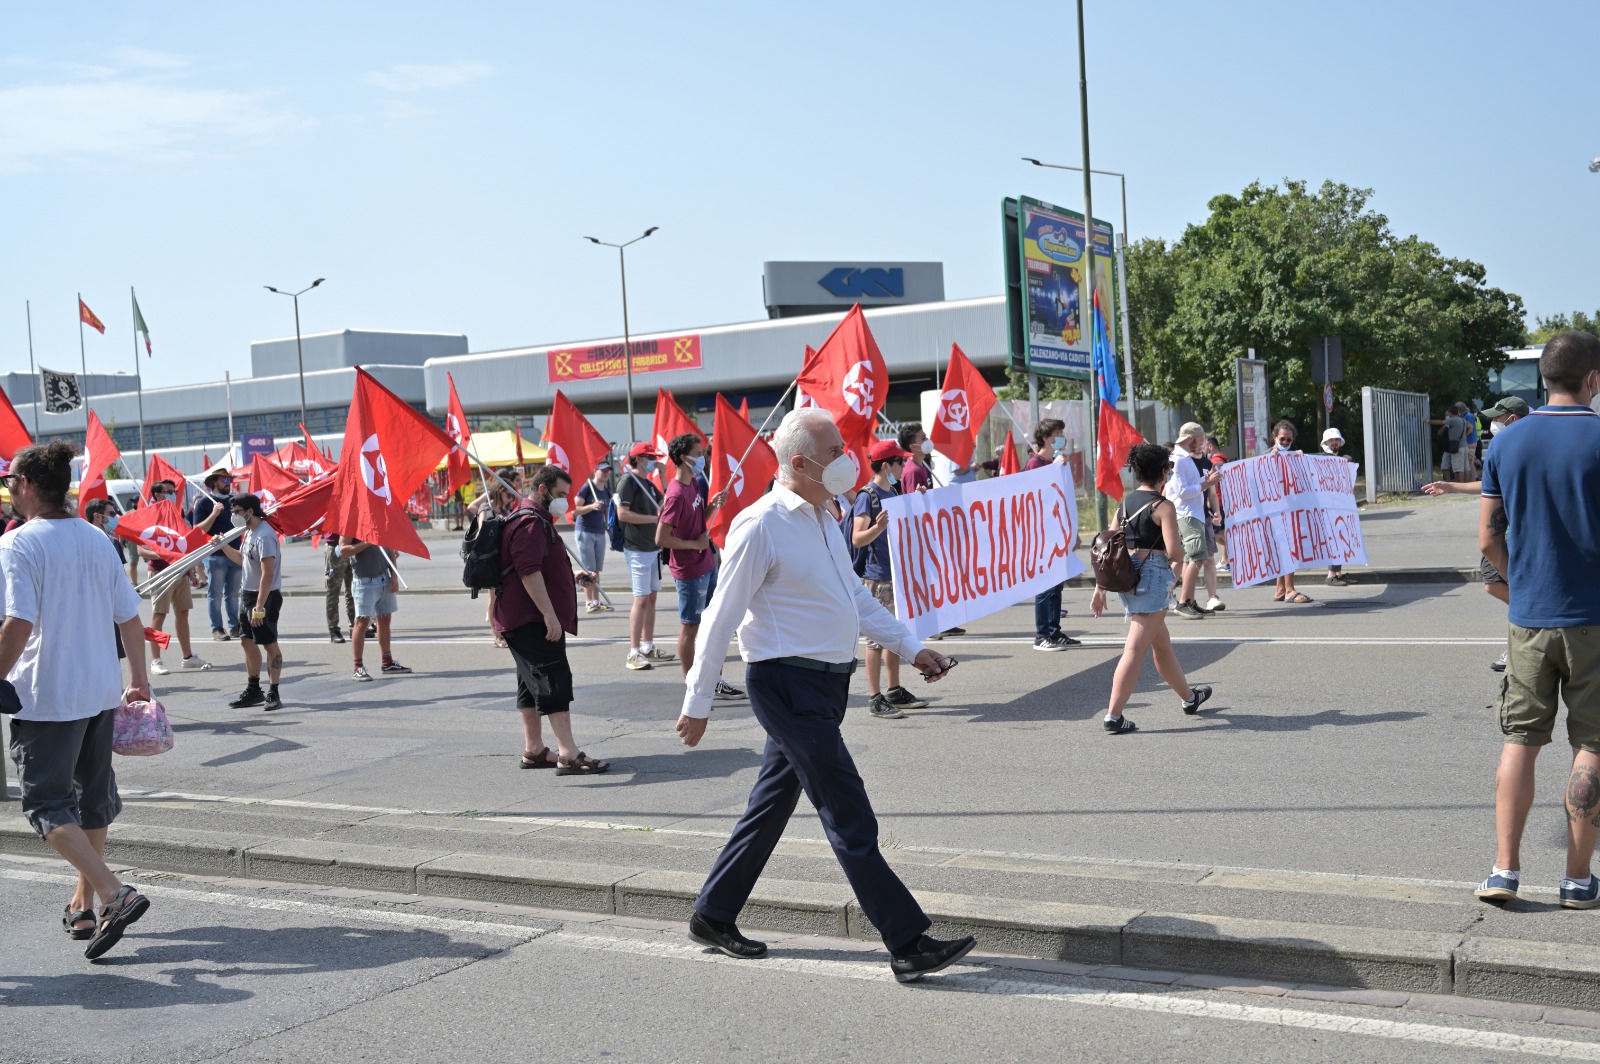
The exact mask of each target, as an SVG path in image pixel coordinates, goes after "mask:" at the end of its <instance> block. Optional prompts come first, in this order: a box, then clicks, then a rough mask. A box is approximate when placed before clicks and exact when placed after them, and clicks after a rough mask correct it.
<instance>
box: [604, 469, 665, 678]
mask: <svg viewBox="0 0 1600 1064" xmlns="http://www.w3.org/2000/svg"><path fill="white" fill-rule="evenodd" d="M660 459H661V455H660V454H658V453H657V452H656V451H655V449H654V448H652V447H651V446H650V444H648V443H636V444H634V445H633V447H632V449H631V450H629V451H628V469H627V472H626V473H624V474H623V477H622V482H621V483H620V484H618V486H617V520H618V522H620V523H621V524H622V526H623V552H622V553H623V556H624V557H626V558H627V559H628V581H629V583H630V585H631V589H632V591H633V607H632V608H631V609H630V610H629V612H628V657H627V660H626V661H625V662H624V664H625V665H626V666H627V667H628V668H630V669H633V670H635V671H638V670H641V669H649V668H651V667H653V666H654V664H655V663H656V662H658V661H671V660H672V655H671V654H669V653H668V652H667V651H665V650H662V649H660V648H659V647H657V646H656V643H655V636H656V596H657V594H658V593H659V592H660V590H661V560H660V551H659V550H658V549H657V548H656V521H657V520H658V519H659V517H660V514H661V496H660V495H659V494H658V493H657V492H656V489H655V487H654V485H652V484H651V483H650V481H649V480H648V479H647V478H648V477H649V476H650V474H651V473H653V472H655V470H656V468H657V467H658V466H659V465H660Z"/></svg>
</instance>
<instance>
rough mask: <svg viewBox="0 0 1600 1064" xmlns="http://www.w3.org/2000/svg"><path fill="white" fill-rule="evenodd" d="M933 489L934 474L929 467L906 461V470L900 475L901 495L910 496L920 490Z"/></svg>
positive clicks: (909, 460)
mask: <svg viewBox="0 0 1600 1064" xmlns="http://www.w3.org/2000/svg"><path fill="white" fill-rule="evenodd" d="M931 487H933V474H932V473H931V472H929V470H928V467H927V466H925V465H919V464H918V463H916V462H913V461H912V460H911V459H909V458H907V459H906V468H905V470H904V472H902V473H901V474H900V494H902V495H910V494H911V493H912V492H914V491H916V490H917V489H918V488H931Z"/></svg>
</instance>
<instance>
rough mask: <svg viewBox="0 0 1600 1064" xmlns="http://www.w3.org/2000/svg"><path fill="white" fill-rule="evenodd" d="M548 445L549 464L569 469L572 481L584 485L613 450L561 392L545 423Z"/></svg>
mask: <svg viewBox="0 0 1600 1064" xmlns="http://www.w3.org/2000/svg"><path fill="white" fill-rule="evenodd" d="M544 444H545V446H546V447H547V448H549V453H548V454H547V455H545V463H546V464H547V465H553V466H555V467H556V468H557V469H565V470H566V471H567V474H568V475H569V476H570V477H572V482H573V483H574V484H577V485H580V486H581V485H582V484H583V482H584V481H586V480H588V479H589V475H590V474H591V473H593V472H594V467H595V466H597V465H599V464H600V463H601V462H604V461H605V460H606V458H607V456H608V455H610V453H611V445H610V444H608V443H606V438H605V437H604V436H602V435H600V433H599V432H597V431H596V430H595V427H594V426H593V425H591V424H589V419H588V418H586V417H584V416H583V415H582V414H580V413H578V408H577V407H575V406H573V405H572V400H571V399H568V398H567V397H566V396H565V395H562V394H561V393H560V392H559V391H558V392H556V402H555V407H554V408H553V409H552V410H551V411H550V420H549V421H547V422H545V425H544Z"/></svg>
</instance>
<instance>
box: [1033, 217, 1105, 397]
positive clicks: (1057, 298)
mask: <svg viewBox="0 0 1600 1064" xmlns="http://www.w3.org/2000/svg"><path fill="white" fill-rule="evenodd" d="M1017 230H1018V235H1019V238H1020V239H1019V241H1018V244H1019V247H1018V250H1017V254H1018V256H1019V263H1018V265H1019V267H1020V277H1019V278H1018V280H1019V282H1020V283H1019V284H1018V286H1017V288H1016V289H1015V290H1014V292H1013V293H1012V294H1013V298H1015V299H1017V300H1018V301H1019V302H1020V305H1021V311H1022V314H1021V318H1022V321H1021V326H1022V337H1021V338H1020V339H1021V341H1022V348H1023V352H1024V354H1025V358H1026V362H1027V368H1028V369H1029V370H1031V371H1032V372H1034V373H1039V374H1042V375H1044V376H1048V377H1066V378H1069V379H1072V380H1081V381H1087V380H1088V379H1089V378H1090V365H1091V359H1090V350H1091V343H1092V336H1091V334H1090V330H1089V317H1088V315H1089V313H1090V307H1091V306H1092V303H1091V299H1090V297H1089V294H1088V289H1087V285H1086V283H1085V277H1084V274H1085V272H1086V270H1085V263H1086V259H1087V256H1086V255H1085V253H1084V250H1085V243H1086V239H1087V238H1086V236H1085V234H1084V224H1083V215H1082V214H1079V213H1078V212H1077V211H1072V210H1068V209H1066V208H1065V207H1056V206H1053V205H1052V204H1049V203H1044V202H1042V201H1040V200H1035V199H1030V198H1028V197H1027V196H1022V197H1019V198H1018V200H1017ZM1094 251H1095V278H1094V284H1095V287H1096V289H1098V291H1099V293H1100V310H1101V313H1102V315H1103V316H1104V318H1105V323H1106V329H1107V335H1108V339H1109V340H1110V341H1111V347H1112V350H1115V349H1116V344H1117V341H1116V329H1117V322H1118V320H1119V319H1118V317H1117V290H1116V268H1115V267H1116V263H1115V260H1114V259H1113V257H1112V235H1111V226H1110V225H1109V224H1107V223H1105V222H1102V221H1098V220H1097V221H1096V222H1095V224H1094Z"/></svg>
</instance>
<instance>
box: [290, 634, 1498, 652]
mask: <svg viewBox="0 0 1600 1064" xmlns="http://www.w3.org/2000/svg"><path fill="white" fill-rule="evenodd" d="M1082 638H1083V645H1084V646H1088V647H1120V646H1122V644H1123V639H1122V637H1121V636H1085V637H1082ZM1172 641H1173V642H1174V643H1228V644H1239V645H1241V646H1255V645H1260V646H1274V645H1280V646H1297V647H1345V646H1348V647H1382V646H1397V647H1478V646H1503V645H1504V644H1505V641H1506V640H1505V637H1504V636H1496V637H1492V638H1491V637H1488V636H1445V637H1434V638H1422V637H1413V636H1394V637H1382V638H1379V637H1374V636H1313V635H1306V636H1277V635H1215V636H1208V635H1192V636H1186V635H1174V636H1173V637H1172ZM278 642H279V643H284V644H313V643H327V639H325V638H324V639H315V638H312V639H280V640H278ZM394 642H395V643H396V644H404V645H406V646H482V647H485V648H487V649H491V650H493V649H498V648H496V647H494V646H493V645H492V644H491V643H490V642H489V641H488V640H487V639H485V638H483V637H482V636H452V637H449V638H434V637H428V636H412V637H407V636H402V635H396V636H395V637H394ZM626 642H627V640H626V639H625V638H623V637H620V636H618V637H615V638H600V637H593V636H591V637H582V636H568V637H567V644H568V645H569V646H580V647H582V646H622V645H623V644H625V643H626ZM969 644H970V645H973V646H1031V645H1032V644H1033V637H1032V636H994V637H986V636H970V635H966V636H952V637H950V638H949V639H947V640H945V641H944V643H943V644H942V645H943V646H945V648H946V649H949V648H951V647H960V646H966V645H969Z"/></svg>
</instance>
